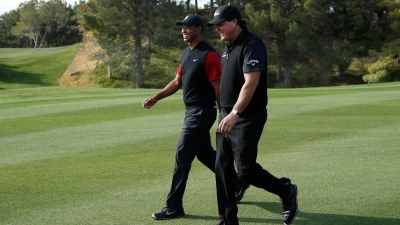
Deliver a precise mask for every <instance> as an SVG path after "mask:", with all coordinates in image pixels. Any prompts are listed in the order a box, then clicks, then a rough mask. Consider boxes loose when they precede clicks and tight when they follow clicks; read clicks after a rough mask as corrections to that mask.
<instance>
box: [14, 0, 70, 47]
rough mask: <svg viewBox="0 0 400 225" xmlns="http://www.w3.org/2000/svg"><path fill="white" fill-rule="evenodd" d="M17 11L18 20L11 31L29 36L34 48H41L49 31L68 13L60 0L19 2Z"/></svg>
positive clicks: (63, 19) (64, 4)
mask: <svg viewBox="0 0 400 225" xmlns="http://www.w3.org/2000/svg"><path fill="white" fill-rule="evenodd" d="M19 13H20V21H19V22H18V23H17V26H15V27H14V28H13V33H14V34H18V35H24V36H27V37H29V38H30V39H31V40H32V41H33V43H34V48H37V47H39V48H41V47H42V45H43V43H44V41H45V40H46V35H47V34H48V33H49V31H50V30H51V29H52V28H53V27H54V26H56V25H57V24H58V23H61V22H62V21H65V19H66V18H67V17H68V15H69V13H68V10H67V8H66V3H65V1H64V2H63V1H62V0H49V1H47V2H45V1H43V0H41V1H40V2H38V1H37V0H31V1H29V2H25V3H21V4H20V6H19Z"/></svg>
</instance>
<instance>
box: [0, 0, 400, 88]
mask: <svg viewBox="0 0 400 225" xmlns="http://www.w3.org/2000/svg"><path fill="white" fill-rule="evenodd" d="M228 2H230V3H232V4H234V5H235V6H236V7H238V8H239V9H240V10H241V12H242V16H243V18H244V19H245V20H246V21H247V24H248V27H249V29H250V30H251V31H252V32H254V33H257V34H258V35H259V36H260V37H261V38H262V39H263V40H264V42H265V44H266V46H267V48H268V49H267V50H268V65H269V66H268V71H269V72H268V74H269V76H268V77H269V86H275V87H288V88H289V87H303V86H308V85H312V86H315V85H330V84H332V83H333V82H335V81H336V82H340V80H341V79H345V78H347V79H348V80H350V79H353V80H355V81H354V82H367V83H375V82H388V81H398V80H400V0H351V1H350V0H231V1H225V0H214V1H213V0H210V1H209V3H208V4H207V5H205V7H204V9H199V7H198V5H197V0H193V1H190V0H185V1H172V0H89V1H87V2H84V1H80V2H79V3H78V4H76V5H75V6H74V7H73V8H72V7H71V6H67V5H66V3H65V2H64V1H62V0H49V1H47V2H44V1H43V0H42V1H40V2H38V1H37V0H31V1H29V2H25V3H23V4H21V5H20V6H19V8H18V9H17V10H14V11H11V12H9V13H6V14H3V15H1V17H0V30H1V32H0V47H34V46H35V47H41V46H43V45H46V46H60V45H64V44H71V43H76V42H80V41H81V39H80V38H81V37H82V41H83V44H84V46H85V48H87V49H89V50H90V51H89V52H90V54H91V55H92V56H94V57H97V58H98V59H99V60H101V61H102V62H103V63H104V65H105V66H106V67H105V68H106V70H107V77H108V79H113V77H115V76H114V75H113V74H122V76H119V79H123V80H126V81H128V82H132V83H134V84H135V86H136V87H138V88H141V87H143V85H144V83H145V78H148V77H149V76H152V75H151V74H148V73H146V70H150V68H148V66H149V57H150V53H151V52H152V48H153V46H154V45H157V46H162V47H164V48H176V47H182V48H184V47H185V46H186V45H185V43H183V41H182V37H181V34H180V29H179V28H177V26H176V25H175V22H176V21H178V20H181V19H182V18H183V17H184V16H185V15H187V14H189V13H196V14H199V15H200V16H202V17H203V19H204V20H205V21H209V20H210V19H212V17H213V13H214V11H215V9H216V7H218V6H221V5H225V4H227V3H228ZM78 28H79V30H78ZM203 36H204V39H206V40H207V41H208V42H210V43H211V44H213V45H214V46H215V48H216V49H222V46H223V43H222V42H221V41H220V40H219V36H218V34H217V33H216V32H214V31H213V30H212V29H206V32H205V33H204V35H203ZM15 37H18V38H15ZM68 40H69V42H68ZM349 68H352V73H349V72H348V71H349Z"/></svg>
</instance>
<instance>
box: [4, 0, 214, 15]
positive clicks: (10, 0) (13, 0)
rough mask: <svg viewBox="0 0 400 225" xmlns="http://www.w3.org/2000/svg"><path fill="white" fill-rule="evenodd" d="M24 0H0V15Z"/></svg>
mask: <svg viewBox="0 0 400 225" xmlns="http://www.w3.org/2000/svg"><path fill="white" fill-rule="evenodd" d="M26 1H28V0H0V15H2V14H3V13H5V12H9V11H11V10H13V9H17V8H18V6H19V4H20V3H22V2H26ZM75 1H77V0H66V2H67V3H69V4H71V5H74V3H75ZM209 2H210V0H197V4H198V6H199V8H203V6H204V4H206V3H209ZM191 3H192V4H194V0H191Z"/></svg>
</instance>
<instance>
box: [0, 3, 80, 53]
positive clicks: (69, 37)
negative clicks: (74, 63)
mask: <svg viewBox="0 0 400 225" xmlns="http://www.w3.org/2000/svg"><path fill="white" fill-rule="evenodd" d="M79 4H84V1H80V2H79ZM77 7H78V3H76V4H75V6H71V5H69V4H67V3H66V2H65V1H63V0H48V1H44V0H40V1H38V0H30V1H26V2H23V3H21V4H20V5H19V6H18V8H17V9H15V10H11V11H10V12H7V13H4V14H2V15H1V16H0V47H2V48H5V47H11V48H15V47H19V48H31V47H32V48H41V47H43V46H46V47H57V46H65V45H71V44H75V43H78V42H81V40H82V36H81V34H80V32H79V28H78V24H77V20H78V18H77V16H76V12H75V8H77Z"/></svg>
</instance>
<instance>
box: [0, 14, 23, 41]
mask: <svg viewBox="0 0 400 225" xmlns="http://www.w3.org/2000/svg"><path fill="white" fill-rule="evenodd" d="M18 21H19V13H18V11H16V10H11V11H10V12H8V13H4V14H2V15H1V16H0V48H10V47H14V48H15V47H21V45H22V43H23V42H24V38H18V37H17V36H15V35H14V34H13V33H11V29H12V27H13V26H16V25H17V22H18Z"/></svg>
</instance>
